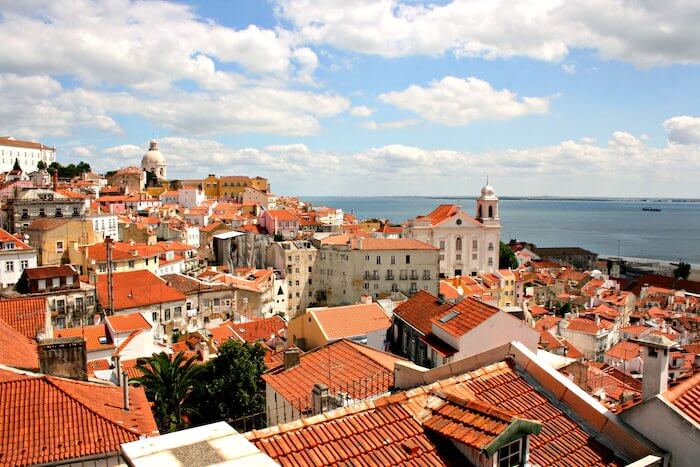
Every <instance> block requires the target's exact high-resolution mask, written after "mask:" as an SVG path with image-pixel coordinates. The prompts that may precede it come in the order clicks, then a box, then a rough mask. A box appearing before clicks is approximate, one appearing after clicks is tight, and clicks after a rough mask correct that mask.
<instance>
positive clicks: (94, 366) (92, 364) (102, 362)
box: [87, 358, 109, 378]
mask: <svg viewBox="0 0 700 467" xmlns="http://www.w3.org/2000/svg"><path fill="white" fill-rule="evenodd" d="M104 370H109V360H107V359H106V358H100V359H99V360H90V361H89V362H87V373H88V377H89V378H94V377H95V372H96V371H104Z"/></svg>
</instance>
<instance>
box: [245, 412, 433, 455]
mask: <svg viewBox="0 0 700 467" xmlns="http://www.w3.org/2000/svg"><path fill="white" fill-rule="evenodd" d="M295 428H296V429H290V430H286V431H282V432H280V433H278V434H275V435H273V436H264V437H259V438H257V437H256V436H255V433H256V432H252V433H249V434H248V435H249V438H250V439H251V441H253V443H255V445H256V446H257V447H258V449H260V450H261V451H263V452H264V453H265V454H267V455H268V456H270V457H272V458H273V459H274V460H275V461H276V462H278V463H279V464H281V465H283V466H307V465H424V466H442V465H445V464H444V463H443V461H442V460H441V459H440V457H439V456H438V455H437V452H436V449H435V447H434V446H433V444H432V443H431V441H430V440H429V439H428V437H427V436H426V435H425V433H424V432H423V429H422V427H421V425H420V423H418V421H417V420H415V419H414V418H413V417H412V416H411V414H410V413H409V412H408V411H406V409H404V408H403V407H401V405H400V404H388V405H384V406H382V407H377V408H371V409H369V410H366V411H362V412H358V413H353V414H350V415H348V416H345V417H342V418H336V419H331V420H329V421H322V422H320V423H315V424H312V425H309V426H303V425H301V426H298V427H295Z"/></svg>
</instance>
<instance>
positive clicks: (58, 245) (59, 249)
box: [56, 240, 63, 253]
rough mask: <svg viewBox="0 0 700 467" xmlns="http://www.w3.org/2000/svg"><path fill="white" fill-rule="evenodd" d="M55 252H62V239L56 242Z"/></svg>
mask: <svg viewBox="0 0 700 467" xmlns="http://www.w3.org/2000/svg"><path fill="white" fill-rule="evenodd" d="M56 253H63V241H62V240H58V241H57V242H56Z"/></svg>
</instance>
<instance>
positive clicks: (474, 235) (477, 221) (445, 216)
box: [407, 185, 501, 277]
mask: <svg viewBox="0 0 700 467" xmlns="http://www.w3.org/2000/svg"><path fill="white" fill-rule="evenodd" d="M407 237H408V238H414V239H416V240H420V241H421V242H425V243H428V244H430V245H433V246H434V247H436V248H438V249H439V250H440V275H441V276H443V277H454V276H461V275H471V276H476V275H477V274H478V273H479V272H482V271H495V270H497V269H498V250H499V243H500V240H501V222H500V218H499V213H498V197H496V195H495V194H494V191H493V188H492V187H490V186H489V185H486V186H485V187H483V188H482V189H481V196H479V198H477V201H476V217H471V216H470V215H469V214H467V213H466V212H465V211H464V210H463V209H462V208H461V206H459V205H456V204H442V205H440V206H438V207H437V208H435V209H434V210H433V211H432V212H431V213H429V214H427V215H425V216H418V217H416V218H415V219H411V220H409V221H408V224H407Z"/></svg>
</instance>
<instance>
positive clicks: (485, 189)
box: [481, 185, 495, 196]
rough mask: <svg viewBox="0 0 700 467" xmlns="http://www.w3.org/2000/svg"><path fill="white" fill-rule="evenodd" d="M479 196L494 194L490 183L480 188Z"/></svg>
mask: <svg viewBox="0 0 700 467" xmlns="http://www.w3.org/2000/svg"><path fill="white" fill-rule="evenodd" d="M481 196H495V192H494V191H493V187H492V186H491V185H486V186H485V187H483V188H482V189H481Z"/></svg>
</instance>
